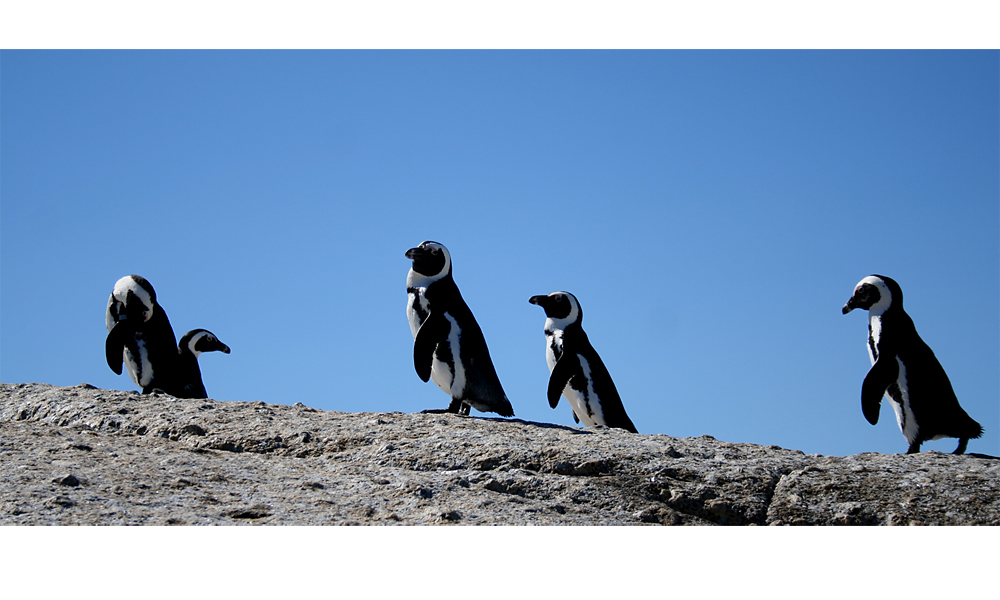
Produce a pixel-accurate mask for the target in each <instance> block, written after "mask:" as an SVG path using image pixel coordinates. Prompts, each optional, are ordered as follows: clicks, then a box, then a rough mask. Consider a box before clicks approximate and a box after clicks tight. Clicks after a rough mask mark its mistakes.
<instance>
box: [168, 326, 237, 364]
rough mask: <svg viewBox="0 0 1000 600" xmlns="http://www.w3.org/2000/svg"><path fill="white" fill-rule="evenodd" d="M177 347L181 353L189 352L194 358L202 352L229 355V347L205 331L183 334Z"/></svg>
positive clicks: (195, 330) (193, 330)
mask: <svg viewBox="0 0 1000 600" xmlns="http://www.w3.org/2000/svg"><path fill="white" fill-rule="evenodd" d="M178 347H179V349H180V351H181V353H182V354H183V353H186V352H190V353H191V354H193V355H195V356H196V357H197V356H198V355H199V354H201V353H202V352H222V353H223V354H229V346H227V345H225V344H223V343H222V342H220V341H219V338H217V337H215V334H214V333H212V332H211V331H208V330H207V329H192V330H191V331H189V332H187V333H185V334H184V337H182V338H181V341H180V343H179V344H178Z"/></svg>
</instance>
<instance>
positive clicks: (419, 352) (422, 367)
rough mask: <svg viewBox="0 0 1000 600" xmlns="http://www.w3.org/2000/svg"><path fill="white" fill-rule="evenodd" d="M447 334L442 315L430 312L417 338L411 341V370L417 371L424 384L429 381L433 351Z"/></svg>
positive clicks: (446, 322)
mask: <svg viewBox="0 0 1000 600" xmlns="http://www.w3.org/2000/svg"><path fill="white" fill-rule="evenodd" d="M447 334H448V321H447V320H446V319H445V318H444V313H434V312H432V313H431V314H429V315H427V319H426V320H425V321H424V323H423V325H421V326H420V329H419V330H417V337H415V338H414V339H413V368H414V369H416V370H417V376H418V377H420V380H421V381H423V382H425V383H426V382H427V381H429V380H430V378H431V367H432V366H433V364H434V349H435V348H437V345H438V342H440V341H441V340H442V339H444V337H445V336H446V335H447Z"/></svg>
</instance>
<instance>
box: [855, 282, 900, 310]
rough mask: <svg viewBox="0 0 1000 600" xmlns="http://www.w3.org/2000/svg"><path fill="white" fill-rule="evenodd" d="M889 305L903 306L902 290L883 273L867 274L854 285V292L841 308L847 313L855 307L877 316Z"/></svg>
mask: <svg viewBox="0 0 1000 600" xmlns="http://www.w3.org/2000/svg"><path fill="white" fill-rule="evenodd" d="M890 306H893V307H897V308H902V307H903V291H902V290H901V289H900V288H899V284H897V283H896V282H895V281H893V280H892V279H889V278H888V277H885V276H883V275H869V276H868V277H865V278H864V279H862V280H861V281H859V282H858V285H856V286H854V294H853V295H852V296H851V299H850V300H848V301H847V304H845V305H844V308H843V309H842V312H843V314H845V315H846V314H847V313H849V312H851V311H852V310H854V309H855V308H861V309H864V310H867V311H868V312H869V314H871V315H873V316H879V315H881V314H882V313H884V312H885V311H886V310H888V309H889V307H890Z"/></svg>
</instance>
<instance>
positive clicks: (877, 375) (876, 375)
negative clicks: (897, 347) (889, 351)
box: [861, 355, 899, 425]
mask: <svg viewBox="0 0 1000 600" xmlns="http://www.w3.org/2000/svg"><path fill="white" fill-rule="evenodd" d="M897 377H899V363H897V362H896V357H895V356H888V355H886V356H885V358H884V359H883V358H879V359H878V360H876V361H875V364H874V365H872V368H871V370H870V371H868V375H865V382H864V383H863V384H861V411H862V412H863V413H864V414H865V418H866V419H868V422H869V423H871V424H872V425H874V424H876V423H878V409H879V407H880V406H881V405H882V396H884V395H885V390H886V389H888V387H889V386H890V385H892V382H894V381H896V378H897Z"/></svg>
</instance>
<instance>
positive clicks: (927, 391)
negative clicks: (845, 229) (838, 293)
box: [843, 275, 983, 454]
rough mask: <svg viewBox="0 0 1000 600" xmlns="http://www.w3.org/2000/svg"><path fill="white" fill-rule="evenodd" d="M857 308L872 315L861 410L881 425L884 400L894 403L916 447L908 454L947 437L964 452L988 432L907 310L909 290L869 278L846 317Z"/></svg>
mask: <svg viewBox="0 0 1000 600" xmlns="http://www.w3.org/2000/svg"><path fill="white" fill-rule="evenodd" d="M855 308H861V309H864V310H867V311H868V356H869V358H871V362H872V368H871V370H870V371H868V375H866V376H865V380H864V383H863V384H862V385H861V410H862V412H863V413H864V415H865V418H866V419H868V422H869V423H871V424H872V425H874V424H876V423H878V413H879V406H880V405H881V403H882V396H883V395H885V397H886V398H888V399H889V401H890V402H891V403H892V408H893V410H895V411H896V422H897V423H899V429H900V431H902V432H903V437H905V438H906V441H907V442H908V443H909V444H910V447H909V448H908V449H907V450H906V453H907V454H913V453H916V452H920V444H922V443H923V442H925V441H927V440H938V439H941V438H945V437H954V438H958V448H957V449H956V450H955V452H954V453H955V454H962V453H964V452H965V448H966V446H967V445H968V443H969V439H973V438H978V437H980V436H981V435H982V434H983V428H982V426H980V425H979V423H977V422H975V421H973V420H972V418H971V417H969V415H967V414H966V413H965V411H964V410H962V407H961V406H959V405H958V398H956V397H955V392H954V391H953V390H952V388H951V382H950V381H948V376H947V375H946V374H945V372H944V369H943V368H942V367H941V363H939V362H938V360H937V358H935V357H934V352H932V351H931V349H930V347H928V346H927V344H925V343H924V341H923V340H922V339H920V336H919V335H917V330H916V328H915V327H914V326H913V321H912V320H911V319H910V316H909V315H907V314H906V312H904V311H903V290H902V289H900V287H899V284H897V283H896V282H895V281H893V280H892V279H890V278H888V277H884V276H882V275H869V276H868V277H865V278H864V279H862V280H861V281H860V282H858V285H857V286H855V288H854V294H853V295H852V296H851V299H850V300H848V301H847V304H845V305H844V308H843V314H845V315H846V314H847V313H849V312H851V311H852V310H854V309H855Z"/></svg>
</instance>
